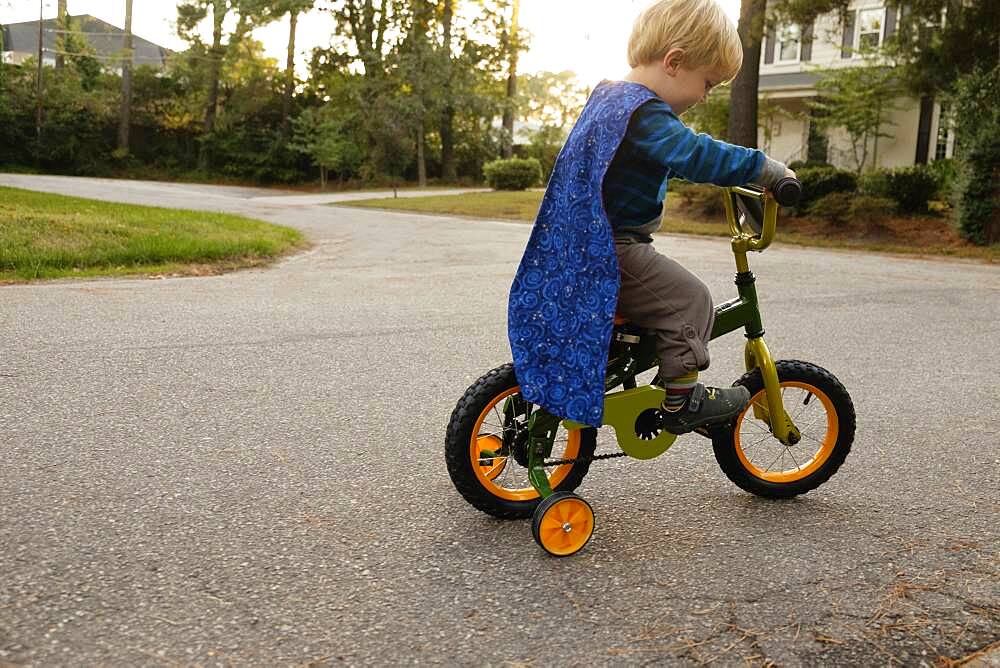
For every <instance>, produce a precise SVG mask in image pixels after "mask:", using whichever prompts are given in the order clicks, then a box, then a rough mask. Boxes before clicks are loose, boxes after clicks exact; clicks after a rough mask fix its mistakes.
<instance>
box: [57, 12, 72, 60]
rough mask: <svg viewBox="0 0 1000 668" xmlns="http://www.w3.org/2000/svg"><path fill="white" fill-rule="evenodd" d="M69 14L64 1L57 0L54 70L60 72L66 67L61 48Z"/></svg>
mask: <svg viewBox="0 0 1000 668" xmlns="http://www.w3.org/2000/svg"><path fill="white" fill-rule="evenodd" d="M68 16H69V12H67V11H66V0H59V2H58V4H57V10H56V30H58V31H59V32H57V33H56V69H57V70H61V69H62V68H63V67H65V66H66V58H65V56H63V54H62V52H63V51H65V50H66V49H65V48H63V42H64V35H66V34H67V32H66V31H68V30H69V21H68V20H67V17H68Z"/></svg>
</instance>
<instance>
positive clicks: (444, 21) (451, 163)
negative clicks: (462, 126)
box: [441, 0, 458, 182]
mask: <svg viewBox="0 0 1000 668" xmlns="http://www.w3.org/2000/svg"><path fill="white" fill-rule="evenodd" d="M453 13H454V0H444V13H443V14H442V17H441V27H442V29H443V31H444V44H443V49H444V56H445V61H444V62H445V77H444V112H443V113H442V115H441V178H442V179H443V180H444V181H449V182H451V181H457V180H458V170H457V169H456V166H455V107H454V104H453V103H452V97H451V96H452V87H451V79H452V67H453V65H452V61H451V20H452V15H453Z"/></svg>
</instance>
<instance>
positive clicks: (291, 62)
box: [281, 9, 299, 137]
mask: <svg viewBox="0 0 1000 668" xmlns="http://www.w3.org/2000/svg"><path fill="white" fill-rule="evenodd" d="M298 20H299V13H298V12H297V11H296V10H294V9H293V10H292V11H291V12H289V13H288V60H286V61H285V95H284V97H283V98H282V100H281V133H282V134H283V135H284V136H286V137H287V136H288V117H289V116H290V115H291V113H292V94H293V93H294V91H295V27H296V24H297V23H298Z"/></svg>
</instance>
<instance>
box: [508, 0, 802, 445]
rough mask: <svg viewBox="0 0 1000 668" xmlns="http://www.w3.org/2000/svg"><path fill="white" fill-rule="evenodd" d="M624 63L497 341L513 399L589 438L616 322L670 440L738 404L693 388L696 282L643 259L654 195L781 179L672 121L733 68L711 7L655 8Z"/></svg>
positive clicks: (531, 251)
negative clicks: (633, 349) (640, 364)
mask: <svg viewBox="0 0 1000 668" xmlns="http://www.w3.org/2000/svg"><path fill="white" fill-rule="evenodd" d="M628 56H629V65H630V66H631V68H632V69H631V71H630V72H629V73H628V74H627V75H626V76H625V78H624V80H622V81H615V82H608V81H604V82H602V83H601V84H599V85H598V87H597V88H596V89H595V90H594V92H593V94H592V95H591V97H590V99H589V100H588V102H587V105H586V107H585V108H584V110H583V112H582V114H581V116H580V119H579V120H578V121H577V124H576V126H575V127H574V128H573V131H572V132H571V133H570V136H569V138H568V139H567V141H566V145H565V146H564V147H563V150H562V151H561V152H560V154H559V158H558V159H557V161H556V165H555V167H554V168H553V173H552V176H551V178H550V180H549V184H548V187H547V188H546V193H545V197H544V199H543V201H542V205H541V208H540V210H539V214H538V218H537V219H536V221H535V225H534V227H533V229H532V233H531V238H530V239H529V242H528V246H527V248H526V250H525V254H524V257H523V258H522V260H521V264H520V266H519V268H518V272H517V275H516V277H515V280H514V284H513V286H512V288H511V294H510V302H509V309H508V333H509V338H510V343H511V350H512V353H513V357H514V365H515V369H516V372H517V377H518V381H519V383H520V385H521V393H522V395H523V396H524V398H525V399H527V400H528V401H530V402H532V403H535V404H538V405H540V406H542V407H543V408H545V409H546V410H548V411H549V412H550V413H551V414H553V415H558V416H560V417H564V418H569V419H571V420H576V421H578V422H581V423H584V424H589V425H593V426H600V424H601V417H602V411H603V395H604V390H605V388H604V370H605V368H606V363H607V350H608V343H609V340H610V335H611V328H612V323H613V318H614V315H615V313H616V310H617V313H619V314H620V315H622V316H624V317H625V318H627V319H628V320H630V321H632V322H633V323H635V324H636V325H638V326H639V327H642V328H645V329H649V330H653V331H655V332H656V336H657V353H658V358H659V361H660V364H659V379H660V384H661V385H662V386H663V387H664V389H665V390H666V396H665V398H664V400H663V403H662V405H661V407H660V408H661V410H660V422H661V424H662V426H663V428H665V429H666V430H668V431H671V432H673V433H676V434H680V433H685V432H688V431H692V430H694V429H697V428H699V427H704V426H706V425H712V424H717V423H721V422H726V421H728V420H730V419H732V418H733V417H734V416H736V415H737V414H738V413H739V412H740V411H741V410H742V409H743V408H744V407H745V406H746V404H747V403H748V402H749V400H750V395H749V393H748V392H747V390H746V389H745V388H743V387H733V388H724V389H719V388H707V387H705V386H704V385H702V384H701V383H699V382H698V372H699V371H700V370H704V369H706V368H707V367H708V364H709V354H708V341H709V338H710V335H711V331H712V324H713V319H714V308H713V304H712V298H711V295H710V293H709V291H708V288H707V287H706V286H705V285H704V283H702V281H701V280H699V279H698V278H697V277H696V276H695V275H694V274H692V273H691V272H689V271H688V270H687V269H685V268H684V267H682V266H681V265H680V264H679V263H677V262H676V261H674V260H672V259H670V258H668V257H666V256H664V255H662V254H660V253H659V252H657V251H656V250H655V249H654V248H653V245H652V241H653V238H652V236H651V234H652V233H653V232H655V231H656V230H657V229H658V228H659V225H660V216H661V212H662V206H663V199H664V197H665V195H666V186H667V182H668V180H669V179H670V178H674V177H681V178H685V179H687V180H688V181H693V182H697V183H713V184H715V185H720V186H732V185H741V184H745V183H757V184H760V185H763V186H765V187H771V186H773V185H774V184H775V183H777V182H778V181H779V180H780V179H782V178H783V177H785V176H794V173H792V172H791V171H790V170H788V169H787V168H786V167H785V166H784V165H783V164H781V163H780V162H777V161H774V160H771V159H770V158H768V157H767V156H766V155H765V154H764V153H763V152H761V151H757V150H754V149H748V148H743V147H740V146H734V145H732V144H727V143H725V142H721V141H717V140H715V139H712V138H711V137H709V136H708V135H705V134H696V133H694V132H693V131H692V130H690V129H689V128H688V127H687V126H685V125H684V124H683V123H682V122H681V120H680V119H679V118H678V116H679V115H680V114H682V113H684V112H685V111H687V110H688V109H690V108H691V107H692V106H694V105H696V104H698V103H699V102H701V101H702V100H704V98H705V96H706V95H707V94H708V92H709V90H711V89H712V88H713V87H714V86H716V85H719V84H720V83H722V82H725V81H729V80H731V79H732V78H733V77H735V76H736V74H737V72H738V71H739V69H740V66H741V65H742V58H743V51H742V46H741V44H740V40H739V37H738V35H737V33H736V29H735V27H734V26H733V24H732V22H731V21H730V20H729V19H728V17H726V15H725V14H724V13H723V11H722V9H721V8H720V7H719V6H718V4H717V3H716V2H715V0H660V1H659V2H655V3H654V4H652V5H651V6H650V7H648V8H647V9H646V10H645V11H644V12H643V13H642V14H641V15H640V16H639V17H638V19H637V20H636V22H635V27H634V28H633V31H632V36H631V38H630V40H629V49H628Z"/></svg>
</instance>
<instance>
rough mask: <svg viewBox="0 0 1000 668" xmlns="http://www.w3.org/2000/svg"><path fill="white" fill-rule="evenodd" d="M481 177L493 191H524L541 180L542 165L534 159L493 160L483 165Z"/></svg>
mask: <svg viewBox="0 0 1000 668" xmlns="http://www.w3.org/2000/svg"><path fill="white" fill-rule="evenodd" d="M483 175H485V176H486V183H488V184H489V186H490V187H491V188H493V189H494V190H525V189H526V188H530V187H532V186H535V185H538V182H539V181H541V180H542V164H541V163H540V162H539V161H538V160H537V159H535V158H511V159H509V160H494V161H493V162H488V163H486V164H485V165H483Z"/></svg>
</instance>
